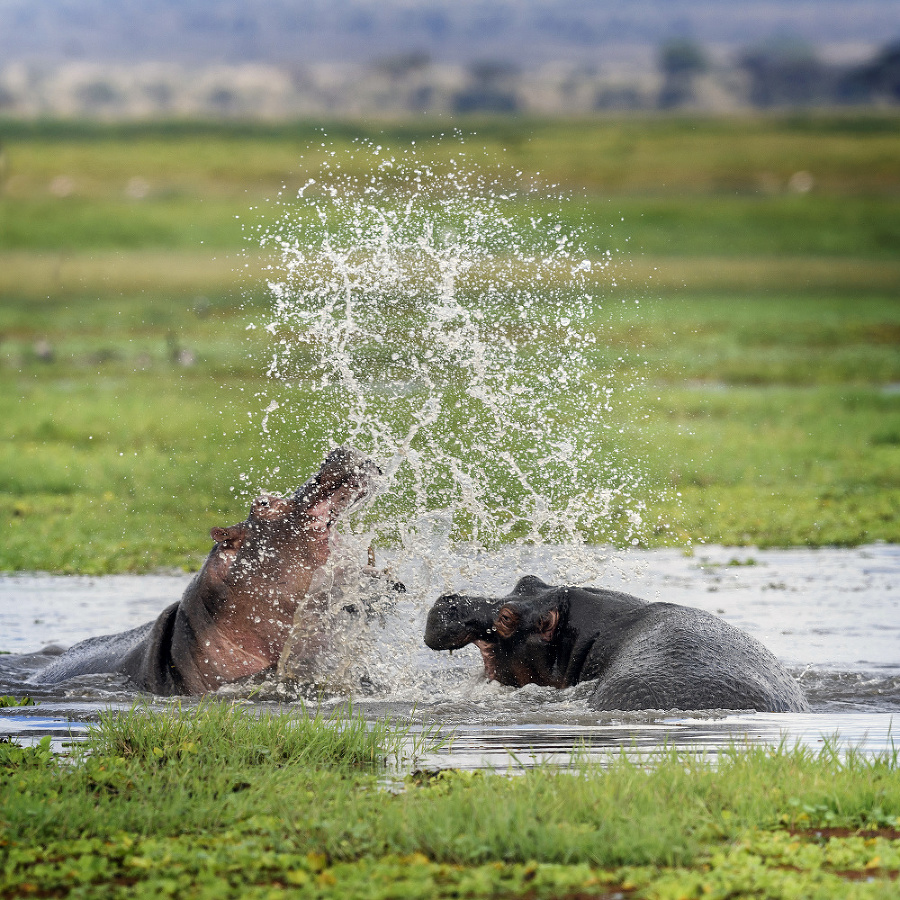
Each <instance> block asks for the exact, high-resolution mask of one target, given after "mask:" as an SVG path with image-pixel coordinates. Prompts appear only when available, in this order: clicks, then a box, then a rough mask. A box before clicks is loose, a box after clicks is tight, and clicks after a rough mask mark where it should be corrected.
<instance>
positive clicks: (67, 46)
mask: <svg viewBox="0 0 900 900" xmlns="http://www.w3.org/2000/svg"><path fill="white" fill-rule="evenodd" d="M898 99H900V12H898V9H897V4H896V3H895V2H892V0H794V2H789V0H741V2H738V0H719V2H709V0H634V2H628V3H626V2H621V0H614V2H596V0H495V2H490V3H489V2H484V0H453V2H451V0H425V2H417V0H381V2H374V0H224V2H214V0H184V2H174V0H147V2H138V0H41V2H38V3H35V2H29V0H3V2H2V3H0V111H4V112H7V113H9V114H14V115H30V116H36V115H44V116H46V115H53V116H91V117H101V118H107V119H113V118H116V119H121V118H128V119H134V118H146V117H159V116H166V117H169V116H173V115H174V116H185V115H202V116H216V117H220V116H228V117H252V118H254V119H258V118H284V117H287V116H293V117H296V116H300V115H312V114H323V113H324V114H331V115H348V114H355V115H361V114H364V115H372V114H382V115H387V114H390V115H394V116H401V115H410V114H414V113H457V114H464V113H472V112H486V113H507V114H509V113H530V114H540V115H572V114H582V115H585V114H590V113H593V112H596V111H604V110H649V109H694V110H703V111H717V112H734V111H736V110H748V109H770V108H773V107H775V108H777V107H782V106H787V105H790V106H798V105H802V106H806V105H818V106H821V105H833V104H842V105H860V104H866V105H868V104H881V105H889V104H892V103H896V102H897V101H898Z"/></svg>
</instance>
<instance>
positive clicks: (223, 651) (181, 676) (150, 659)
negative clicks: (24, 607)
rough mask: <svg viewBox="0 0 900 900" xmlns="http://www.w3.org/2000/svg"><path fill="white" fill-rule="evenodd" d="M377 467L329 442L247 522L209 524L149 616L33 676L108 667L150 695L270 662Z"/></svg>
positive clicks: (201, 688) (52, 677) (62, 676)
mask: <svg viewBox="0 0 900 900" xmlns="http://www.w3.org/2000/svg"><path fill="white" fill-rule="evenodd" d="M380 474H381V472H380V470H379V469H378V467H377V466H376V465H375V463H373V462H372V461H371V460H370V459H368V458H367V457H366V456H364V455H363V454H362V453H359V452H358V451H356V450H353V449H350V448H347V447H338V448H337V449H335V450H332V451H331V452H330V453H329V454H328V455H327V456H326V457H325V461H324V462H323V463H322V465H321V467H320V468H319V471H318V472H316V474H315V475H313V476H312V477H311V478H310V479H309V480H308V481H307V482H306V483H305V484H304V485H302V486H301V487H299V488H297V490H296V491H295V492H294V493H293V494H292V495H291V496H290V497H286V498H285V497H278V496H274V495H271V494H264V495H262V496H261V497H257V498H256V499H255V500H254V501H253V504H252V506H251V508H250V515H249V516H248V517H247V519H246V520H245V521H243V522H240V523H238V524H237V525H231V526H230V527H228V528H213V529H212V531H211V532H210V535H211V537H212V539H213V540H214V541H215V545H214V546H213V548H212V550H211V551H210V554H209V556H208V557H207V558H206V562H205V563H204V564H203V567H202V568H201V570H200V571H199V572H198V573H197V575H196V576H195V577H194V579H193V580H192V581H191V583H190V584H189V585H188V587H187V589H186V590H185V592H184V595H183V596H182V598H181V600H179V601H178V602H177V603H174V604H172V605H171V606H169V607H168V608H167V609H165V610H163V612H162V613H160V615H159V617H158V618H157V619H156V620H155V621H153V622H148V623H147V624H145V625H142V626H140V627H138V628H133V629H131V630H130V631H125V632H122V633H120V634H114V635H105V636H102V637H94V638H88V639H87V640H85V641H81V642H80V643H78V644H76V645H75V646H73V647H71V648H70V649H69V650H68V651H66V652H65V653H64V654H63V655H62V656H60V657H59V658H58V659H56V660H54V661H53V662H52V663H51V664H50V665H48V666H47V667H46V668H45V669H43V670H42V671H41V672H39V673H38V674H37V675H35V676H34V677H33V678H32V681H33V682H37V683H41V684H56V683H58V682H60V681H65V680H66V679H69V678H73V677H75V676H77V675H88V674H93V673H104V672H109V673H120V674H124V675H127V676H129V677H130V678H131V680H132V681H133V682H134V683H135V684H136V685H137V686H138V687H139V688H140V689H142V690H145V691H150V692H152V693H154V694H160V695H172V694H204V693H207V692H209V691H215V690H216V689H217V688H219V687H221V686H222V685H223V684H227V683H229V682H233V681H237V680H238V679H241V678H244V677H246V676H250V675H256V674H258V673H260V672H262V671H264V670H266V669H268V668H270V667H272V666H274V665H275V664H276V663H277V662H278V660H279V658H280V656H281V653H282V649H283V647H284V644H285V640H286V639H287V637H288V634H289V633H290V632H291V628H292V626H293V624H294V619H295V614H296V613H297V612H298V610H300V611H301V614H302V613H303V607H304V605H305V604H306V601H307V597H308V594H309V592H310V585H311V583H312V582H313V578H314V575H315V573H316V572H317V571H318V570H320V569H321V567H322V566H323V565H325V563H326V562H327V561H328V558H329V555H330V553H331V541H332V536H333V529H334V526H335V523H336V522H337V520H338V519H339V517H340V516H342V515H344V514H345V513H347V512H349V511H350V510H351V509H354V508H356V507H357V506H359V505H361V504H362V503H363V502H365V501H366V500H367V499H368V498H369V496H370V495H371V494H372V492H373V489H374V485H375V480H376V478H377V477H378V476H379V475H380ZM312 612H313V613H314V608H313V610H312Z"/></svg>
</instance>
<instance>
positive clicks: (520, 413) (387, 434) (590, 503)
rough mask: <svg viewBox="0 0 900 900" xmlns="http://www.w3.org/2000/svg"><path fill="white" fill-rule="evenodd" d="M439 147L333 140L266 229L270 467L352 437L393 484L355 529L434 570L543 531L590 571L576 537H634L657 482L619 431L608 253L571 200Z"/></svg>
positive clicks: (629, 387) (631, 381)
mask: <svg viewBox="0 0 900 900" xmlns="http://www.w3.org/2000/svg"><path fill="white" fill-rule="evenodd" d="M451 143H452V142H451ZM326 149H327V148H326ZM443 149H444V150H445V151H449V152H446V153H444V154H443V159H444V161H443V162H441V163H440V164H438V163H436V162H431V161H429V160H427V159H426V158H425V156H424V154H422V153H420V152H419V151H418V150H417V148H416V147H415V146H410V147H408V148H406V149H404V150H400V151H396V152H388V151H386V150H384V149H383V148H382V147H380V146H378V145H374V144H368V143H358V144H357V145H356V146H355V147H354V148H353V149H351V150H348V151H346V152H338V151H334V150H329V151H328V153H329V154H330V155H329V156H327V157H326V162H325V163H324V165H322V167H321V169H320V170H319V171H318V172H316V173H315V175H316V177H314V178H313V177H310V178H308V179H307V180H306V183H305V184H304V185H303V187H301V188H300V190H299V191H297V193H296V196H289V195H288V192H287V191H283V192H282V195H281V196H280V198H279V201H278V202H279V205H280V214H279V216H278V219H277V221H275V222H274V223H273V224H271V225H269V226H267V227H264V228H263V229H262V230H261V232H260V234H259V243H260V245H261V246H262V247H263V248H264V249H266V250H268V251H270V252H271V253H272V262H271V266H270V271H269V282H268V286H269V290H270V294H271V309H270V312H269V315H268V316H267V319H266V321H264V322H261V323H259V324H260V326H261V327H264V328H265V329H266V331H267V332H268V333H269V334H270V335H271V345H270V349H271V355H270V357H269V359H268V360H267V374H268V376H269V387H268V389H267V390H266V391H265V393H264V394H261V395H260V396H259V398H258V399H259V403H260V408H261V410H262V412H261V414H260V423H259V430H260V432H261V433H262V436H263V444H264V447H263V455H264V458H266V456H267V454H268V459H269V460H270V463H269V465H268V469H267V470H266V471H265V472H264V473H262V477H263V478H268V477H271V474H272V473H273V472H274V471H277V470H276V468H275V466H276V465H278V466H282V465H283V462H284V460H283V459H281V458H280V457H281V455H282V454H283V452H284V441H283V440H282V442H281V443H280V444H279V442H278V436H279V435H280V436H281V437H282V438H284V437H285V436H288V437H292V438H293V439H294V440H295V441H297V442H298V443H299V444H301V445H303V446H310V445H312V446H316V447H317V449H319V450H325V449H327V446H332V445H334V444H338V443H347V444H351V445H353V446H355V447H358V448H359V449H361V450H363V451H364V452H366V453H368V454H369V455H371V456H372V457H373V458H374V459H376V460H377V461H378V462H379V464H380V465H381V467H382V468H383V470H384V473H385V484H384V486H383V489H382V491H381V493H380V494H379V496H378V497H377V498H376V499H375V500H374V502H372V503H371V504H370V505H369V507H368V509H367V510H366V512H365V513H364V514H363V515H361V516H360V517H357V519H356V520H355V522H354V523H353V524H352V525H351V526H350V530H351V531H353V532H355V533H357V534H360V535H364V536H365V540H371V539H374V540H375V541H376V542H377V543H378V544H380V545H381V546H391V547H394V548H398V547H399V548H401V551H402V552H405V553H407V554H409V555H413V556H417V557H418V558H422V557H423V555H427V556H428V558H429V559H430V560H431V561H432V563H433V565H432V570H433V571H432V572H431V574H430V575H429V576H428V577H429V578H432V577H436V576H437V575H439V574H440V573H438V572H437V570H438V569H439V568H440V566H439V565H438V562H437V561H438V559H439V557H440V556H441V551H442V548H448V547H450V546H451V545H455V546H456V547H459V546H460V545H465V546H467V547H469V548H471V550H472V554H471V558H472V559H473V561H477V556H478V551H479V550H492V549H495V548H497V547H499V546H509V545H512V546H518V547H521V548H523V551H524V550H527V548H529V547H534V546H536V545H538V546H539V545H547V544H552V545H556V546H560V547H564V548H565V553H566V555H567V558H568V560H569V562H570V565H569V566H568V568H567V569H566V571H567V573H568V580H569V581H584V580H587V579H589V578H592V577H595V576H596V574H597V572H596V560H597V557H596V554H595V553H592V554H590V555H589V559H590V568H589V569H587V568H586V567H585V565H586V564H584V559H587V558H588V557H585V558H584V559H582V558H581V557H579V552H578V551H579V548H583V547H584V546H586V545H587V544H588V543H607V544H610V545H618V546H629V545H632V544H637V543H638V542H640V541H641V539H642V537H643V536H644V534H645V531H646V529H647V527H648V526H647V521H646V519H647V516H646V505H645V504H646V500H647V498H648V495H649V491H650V489H649V486H648V485H647V483H646V479H645V478H644V476H643V474H642V473H641V471H640V468H639V466H638V465H637V464H636V463H635V461H634V460H633V459H632V458H630V455H629V451H628V448H627V447H624V446H622V445H621V443H620V435H621V434H623V433H624V428H623V423H625V424H627V422H628V419H629V409H628V406H629V398H630V397H631V396H633V392H634V391H635V389H636V387H637V386H638V385H639V384H640V378H638V377H636V376H630V377H629V378H628V379H625V378H624V377H623V375H622V371H623V367H624V368H627V369H628V370H629V371H630V370H631V369H632V368H633V361H626V360H624V359H623V358H622V357H621V356H620V357H619V358H618V359H616V360H615V361H613V362H608V361H607V356H608V354H607V352H606V348H605V346H604V343H603V328H604V315H605V313H604V303H607V302H609V303H614V302H615V300H616V298H614V297H613V294H614V284H615V279H614V275H613V272H614V267H613V257H612V254H611V253H610V252H609V251H606V252H604V253H602V254H598V253H596V252H595V253H593V254H589V253H588V252H587V251H586V250H585V248H584V242H583V240H582V233H581V231H580V229H578V228H570V227H566V225H565V224H564V221H563V215H562V212H563V209H564V204H565V202H566V201H565V200H564V199H563V198H559V197H556V198H553V199H550V200H548V199H547V193H546V191H545V190H543V189H539V186H537V185H530V184H524V176H523V175H522V173H521V172H510V171H506V170H504V169H503V167H502V166H496V165H495V166H490V165H485V164H476V163H475V162H473V161H472V160H471V159H470V158H469V157H467V155H466V148H465V144H464V143H463V142H459V143H458V145H456V146H453V147H445V148H443ZM523 184H524V186H523ZM270 438H271V439H270ZM245 480H246V481H247V482H249V481H250V479H249V478H247V479H245ZM247 486H248V487H252V485H251V484H248V485H247ZM473 564H477V562H473ZM463 574H464V573H463ZM459 575H460V572H459V570H458V568H457V569H456V570H455V571H454V572H452V573H449V574H448V573H446V572H444V573H443V574H442V575H440V578H443V584H442V585H438V586H441V587H443V586H444V585H446V584H447V583H448V582H449V581H450V580H453V579H454V578H455V579H456V580H458V579H459ZM440 578H438V581H440Z"/></svg>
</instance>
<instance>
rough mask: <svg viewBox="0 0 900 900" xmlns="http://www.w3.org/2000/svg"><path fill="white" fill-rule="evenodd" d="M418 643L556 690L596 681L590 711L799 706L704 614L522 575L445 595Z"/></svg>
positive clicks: (768, 664)
mask: <svg viewBox="0 0 900 900" xmlns="http://www.w3.org/2000/svg"><path fill="white" fill-rule="evenodd" d="M425 643H426V644H427V645H428V646H429V647H431V648H432V650H455V649H457V648H459V647H464V646H465V645H466V644H471V643H474V644H475V645H476V646H477V647H478V648H479V649H480V650H481V654H482V657H483V659H484V668H485V673H486V675H487V677H488V678H490V679H494V680H496V681H499V682H500V683H501V684H507V685H512V686H514V687H522V686H523V685H526V684H539V685H549V686H552V687H557V688H563V687H569V686H570V685H573V684H578V683H579V682H582V681H589V680H593V679H596V686H595V687H594V689H593V693H592V694H591V699H590V705H591V706H592V707H593V708H594V709H610V710H612V709H615V710H637V709H756V710H760V711H767V712H803V711H806V710H808V708H809V707H808V705H807V703H806V700H805V698H804V697H803V694H802V693H801V692H800V689H799V687H798V686H797V683H796V682H795V681H794V679H793V678H791V676H790V675H789V674H788V673H787V672H786V671H785V670H784V668H783V667H782V665H781V664H780V663H779V662H778V660H777V659H775V657H774V656H773V655H772V654H771V653H770V652H769V651H768V650H766V648H765V647H763V645H762V644H760V643H759V641H757V640H755V639H754V638H752V637H750V636H749V635H747V634H744V632H742V631H739V630H738V629H737V628H734V627H732V626H731V625H729V624H728V623H727V622H724V621H722V620H721V619H719V618H717V617H716V616H713V615H711V614H710V613H707V612H703V611H702V610H699V609H692V608H691V607H687V606H677V605H675V604H672V603H648V602H647V601H646V600H640V599H638V598H637V597H632V596H630V595H629V594H622V593H619V592H617V591H608V590H603V589H597V588H576V587H552V586H550V585H548V584H544V582H543V581H541V580H540V579H539V578H535V577H534V576H527V577H525V578H522V579H521V580H520V581H519V583H518V584H517V585H516V586H515V588H514V590H513V592H512V593H511V594H510V595H509V596H508V597H503V598H502V599H491V598H487V597H468V596H464V595H460V594H446V595H444V596H443V597H441V598H440V599H438V601H437V602H436V603H435V604H434V606H433V607H432V608H431V611H430V612H429V614H428V622H427V625H426V628H425Z"/></svg>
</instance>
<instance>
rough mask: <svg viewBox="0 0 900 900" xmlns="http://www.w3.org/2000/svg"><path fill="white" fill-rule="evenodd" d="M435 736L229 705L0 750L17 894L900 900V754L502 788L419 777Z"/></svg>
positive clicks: (565, 774)
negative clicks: (63, 745) (64, 744)
mask: <svg viewBox="0 0 900 900" xmlns="http://www.w3.org/2000/svg"><path fill="white" fill-rule="evenodd" d="M7 699H8V698H0V702H3V701H6V700H7ZM435 736H436V735H435V734H434V733H432V734H430V735H429V734H420V735H419V736H418V740H417V743H416V742H414V741H410V738H411V737H412V733H411V732H410V731H409V729H408V728H406V727H398V726H395V725H391V724H389V723H383V722H380V723H376V724H375V725H373V726H371V727H370V728H367V727H366V726H365V725H364V724H362V723H360V722H359V720H354V719H353V718H352V717H351V718H346V717H345V718H343V719H340V720H338V719H326V718H324V717H322V716H316V717H315V718H313V719H309V718H305V717H304V715H303V714H302V711H298V710H294V711H293V713H292V714H271V713H269V712H266V711H262V712H260V711H259V710H257V712H256V713H255V714H254V713H253V712H248V711H242V709H241V708H240V707H235V706H229V705H226V704H223V703H215V702H213V703H207V704H205V705H202V706H200V707H195V708H194V709H192V710H187V711H184V712H180V711H179V710H170V711H169V712H167V713H166V712H162V713H161V712H156V713H149V712H148V711H147V710H143V709H140V708H137V709H135V710H133V711H132V712H131V714H122V713H116V712H105V713H102V714H101V718H100V722H99V724H96V725H94V726H92V729H91V733H90V734H89V735H88V738H87V741H86V743H85V744H84V745H83V746H81V747H76V748H74V749H73V750H72V755H71V756H70V757H69V758H68V759H67V760H65V761H64V762H61V761H60V760H59V759H57V758H56V757H54V756H53V754H52V753H50V751H49V748H48V746H47V742H49V738H48V739H47V740H46V742H45V744H44V745H43V746H41V745H38V746H37V747H34V748H20V747H17V746H15V745H11V744H5V743H0V809H2V814H0V861H2V864H0V896H3V897H57V896H72V897H92V898H107V897H108V898H115V897H134V896H147V897H167V896H174V897H210V898H213V897H215V898H223V897H236V898H237V897H240V898H245V897H252V898H269V900H278V898H282V897H285V898H286V897H297V898H307V897H308V898H331V897H334V898H346V897H358V898H372V900H389V898H423V900H431V898H435V897H447V898H450V897H523V898H547V900H551V898H570V900H574V898H581V897H583V898H588V897H590V898H606V900H612V898H615V897H624V896H635V897H642V898H648V900H676V898H683V900H694V898H718V900H726V898H738V897H764V898H770V900H790V898H800V897H802V898H821V900H846V898H860V900H863V898H873V900H874V898H889V897H895V896H896V888H897V882H896V879H897V875H898V871H900V779H898V778H897V763H898V759H897V751H896V750H894V751H893V752H886V753H883V754H881V755H879V756H875V757H870V756H866V755H864V754H862V753H860V752H858V751H855V750H854V749H853V748H849V747H841V746H839V745H838V744H837V743H836V742H835V741H833V740H830V741H826V742H825V743H824V744H823V746H822V748H821V749H820V750H819V751H817V752H814V751H811V750H808V749H804V748H802V747H796V748H790V747H786V746H780V747H768V748H766V747H759V748H745V747H738V746H735V747H732V748H730V749H729V748H726V749H724V750H723V751H722V752H721V753H720V754H719V755H718V759H717V760H716V762H715V764H713V763H711V762H710V761H709V760H708V759H704V758H703V757H702V755H698V756H694V755H691V754H688V753H676V752H672V751H667V750H660V751H659V752H658V753H656V754H652V755H649V756H644V757H640V756H636V755H633V754H632V755H631V756H629V753H628V752H622V753H621V754H616V753H611V755H610V758H609V759H608V760H606V764H605V765H600V764H598V763H584V762H582V763H579V762H577V761H576V763H575V764H574V766H573V768H571V769H569V770H559V769H555V768H553V767H550V766H544V767H537V768H534V769H531V770H527V771H524V772H519V774H518V775H517V777H510V778H503V777H499V776H495V775H490V774H485V773H480V772H478V773H471V772H458V771H454V770H443V771H439V772H436V771H427V770H426V771H422V770H419V769H416V768H415V765H416V764H415V759H414V758H413V757H414V756H415V753H416V752H420V753H421V752H422V751H426V750H428V749H429V748H430V747H432V746H433V740H434V737H435ZM392 762H393V763H396V762H399V763H400V767H399V768H397V769H394V771H393V773H392V772H391V771H390V770H388V769H386V766H385V764H386V763H392ZM410 770H413V771H412V774H408V775H404V774H402V773H403V772H409V771H410Z"/></svg>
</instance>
